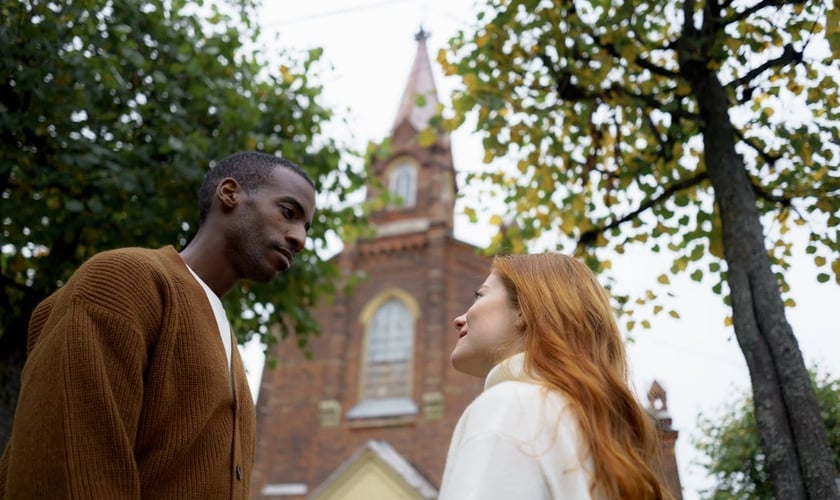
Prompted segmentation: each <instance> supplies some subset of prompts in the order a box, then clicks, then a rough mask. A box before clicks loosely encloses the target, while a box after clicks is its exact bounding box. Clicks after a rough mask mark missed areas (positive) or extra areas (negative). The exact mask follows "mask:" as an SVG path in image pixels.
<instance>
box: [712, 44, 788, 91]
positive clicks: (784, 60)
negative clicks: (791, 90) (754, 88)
mask: <svg viewBox="0 0 840 500" xmlns="http://www.w3.org/2000/svg"><path fill="white" fill-rule="evenodd" d="M800 62H802V52H798V51H797V50H796V49H794V48H793V45H791V44H787V45H785V50H784V51H783V52H782V55H780V56H779V57H777V58H775V59H770V60H769V61H765V62H764V64H762V65H761V66H759V67H757V68H755V69H753V70H751V71H749V72H748V73H747V74H746V75H744V76H742V77H741V78H738V79H737V80H732V81H731V82H729V83H728V84H726V87H728V88H735V87H740V86H741V85H747V84H749V83H750V82H751V81H752V80H753V79H755V78H756V77H758V76H759V75H760V74H761V73H764V72H765V71H767V70H769V69H772V68H777V67H781V66H785V65H787V64H788V63H800Z"/></svg>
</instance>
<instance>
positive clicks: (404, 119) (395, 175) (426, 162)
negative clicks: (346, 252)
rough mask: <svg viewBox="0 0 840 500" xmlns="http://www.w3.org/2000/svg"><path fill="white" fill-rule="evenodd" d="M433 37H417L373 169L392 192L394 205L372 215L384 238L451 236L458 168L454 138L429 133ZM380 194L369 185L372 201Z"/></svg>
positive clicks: (434, 98) (434, 108)
mask: <svg viewBox="0 0 840 500" xmlns="http://www.w3.org/2000/svg"><path fill="white" fill-rule="evenodd" d="M428 38H429V33H428V32H427V31H426V30H424V29H423V27H422V26H421V27H420V31H418V32H417V34H416V35H415V36H414V39H415V40H416V41H417V52H416V54H415V55H414V63H413V64H412V66H411V72H410V73H409V75H408V81H407V82H406V85H405V89H404V90H403V95H402V98H401V99H400V102H399V106H398V108H397V115H396V117H395V119H394V125H393V127H392V129H391V137H390V148H388V149H387V150H386V151H387V153H386V155H384V156H379V157H376V156H374V157H373V158H371V170H372V171H373V173H374V175H376V177H377V178H378V180H379V182H380V184H381V185H382V186H383V187H384V188H385V189H387V190H388V191H389V192H390V194H391V195H392V196H391V200H392V201H391V203H389V204H388V206H386V207H383V208H382V209H381V210H378V211H376V212H374V213H372V214H371V222H373V223H374V225H375V226H376V227H377V229H378V234H379V236H380V237H382V236H386V235H388V236H393V235H398V234H400V235H405V234H411V233H424V234H428V232H429V229H430V228H432V227H434V228H437V229H439V231H437V232H436V234H437V233H440V234H442V235H446V236H451V235H452V230H453V222H452V221H453V212H454V209H455V193H456V189H457V188H456V186H455V169H454V166H453V161H452V148H451V142H450V137H449V134H448V133H447V132H445V131H444V130H443V129H442V128H440V127H435V128H434V131H433V132H432V134H429V133H428V132H427V129H428V128H429V126H430V125H429V120H430V119H431V118H432V117H433V116H435V114H437V113H438V109H439V107H440V100H439V99H438V95H437V88H436V87H435V79H434V74H433V73H432V64H431V61H430V59H429V52H428V49H427V47H426V40H427V39H428ZM377 195H378V193H376V192H375V190H374V189H372V188H371V186H369V189H368V197H369V199H371V198H375V197H376V196H377Z"/></svg>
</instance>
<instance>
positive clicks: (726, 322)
mask: <svg viewBox="0 0 840 500" xmlns="http://www.w3.org/2000/svg"><path fill="white" fill-rule="evenodd" d="M723 325H724V326H732V316H727V317H725V318H723Z"/></svg>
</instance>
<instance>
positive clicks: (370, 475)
mask: <svg viewBox="0 0 840 500" xmlns="http://www.w3.org/2000/svg"><path fill="white" fill-rule="evenodd" d="M388 476H391V477H392V478H399V479H398V481H397V482H396V483H395V482H393V481H392V480H388V478H387V477H388ZM437 494H438V491H437V489H436V488H435V487H434V486H433V485H432V484H431V483H430V482H429V481H428V480H427V479H426V478H425V477H424V476H423V474H421V473H420V472H419V471H418V470H417V469H415V468H414V466H413V465H411V464H410V463H409V462H408V460H406V459H405V458H404V457H403V456H402V455H400V453H399V452H398V451H397V450H395V449H394V448H393V447H392V446H391V445H390V444H388V443H387V442H386V441H380V440H376V439H371V440H369V441H368V442H367V443H365V444H364V445H363V446H362V447H361V448H359V449H358V450H357V451H356V452H355V453H354V454H353V455H352V456H351V457H350V458H348V459H347V460H346V461H345V462H344V463H343V464H342V465H341V466H339V468H338V469H336V470H335V471H334V472H333V473H332V474H330V476H329V477H327V479H326V480H325V481H324V482H323V483H322V484H321V485H320V486H318V488H316V489H315V491H313V492H312V495H311V496H310V498H313V499H318V500H321V499H324V500H330V499H333V498H360V497H362V496H367V497H371V498H417V499H424V500H433V499H435V498H437Z"/></svg>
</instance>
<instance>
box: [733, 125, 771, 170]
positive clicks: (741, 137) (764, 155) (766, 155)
mask: <svg viewBox="0 0 840 500" xmlns="http://www.w3.org/2000/svg"><path fill="white" fill-rule="evenodd" d="M735 135H736V136H738V139H739V140H740V141H742V142H744V143H745V144H746V145H747V146H749V147H751V148H753V149H754V150H755V152H756V153H758V156H760V157H761V159H762V160H764V161H765V162H766V163H767V164H768V165H770V166H772V165H775V164H776V162H777V161H778V160H781V159H782V157H781V156H780V155H776V156H773V155H771V154H770V153H768V152H767V151H764V150H763V149H761V148H760V147H758V145H756V144H754V143H753V142H752V141H751V140H750V139H749V138H748V137H747V136H745V135H744V133H743V132H741V130H740V129H738V128H736V129H735Z"/></svg>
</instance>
